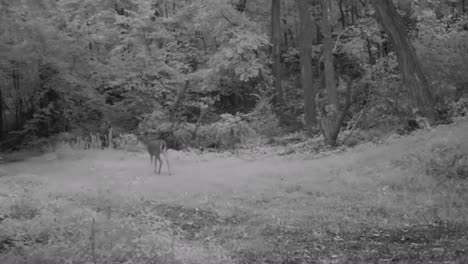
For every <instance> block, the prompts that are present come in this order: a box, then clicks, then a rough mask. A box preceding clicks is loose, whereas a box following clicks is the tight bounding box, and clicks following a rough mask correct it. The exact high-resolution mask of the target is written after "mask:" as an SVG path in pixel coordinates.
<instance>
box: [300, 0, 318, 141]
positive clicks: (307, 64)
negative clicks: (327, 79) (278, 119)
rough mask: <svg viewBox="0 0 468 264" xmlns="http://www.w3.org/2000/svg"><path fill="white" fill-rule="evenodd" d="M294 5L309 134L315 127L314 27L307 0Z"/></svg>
mask: <svg viewBox="0 0 468 264" xmlns="http://www.w3.org/2000/svg"><path fill="white" fill-rule="evenodd" d="M296 5H297V8H298V12H299V23H300V41H299V47H300V51H301V84H302V90H303V93H304V112H305V116H304V123H305V126H306V131H308V132H309V133H310V132H312V129H313V128H314V127H316V126H317V111H316V103H315V87H314V79H313V75H312V72H313V71H312V43H313V38H314V36H315V32H314V31H313V30H310V29H315V27H314V25H313V24H312V23H313V22H312V19H311V18H310V12H309V5H308V3H307V0H296Z"/></svg>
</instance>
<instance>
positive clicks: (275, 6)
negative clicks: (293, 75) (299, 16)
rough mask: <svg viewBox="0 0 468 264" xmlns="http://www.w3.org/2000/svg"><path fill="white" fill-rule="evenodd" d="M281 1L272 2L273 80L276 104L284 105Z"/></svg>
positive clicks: (273, 0) (274, 0)
mask: <svg viewBox="0 0 468 264" xmlns="http://www.w3.org/2000/svg"><path fill="white" fill-rule="evenodd" d="M280 8H281V1H280V0H272V1H271V40H272V41H271V43H272V44H273V78H274V87H275V92H276V96H275V104H276V105H277V106H280V105H283V102H284V100H283V88H282V87H281V49H280V45H281V27H280V22H281V21H280V15H281V14H280V12H281V11H280Z"/></svg>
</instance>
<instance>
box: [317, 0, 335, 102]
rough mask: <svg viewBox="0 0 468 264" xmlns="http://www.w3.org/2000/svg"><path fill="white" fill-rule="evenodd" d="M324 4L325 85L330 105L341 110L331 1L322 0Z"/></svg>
mask: <svg viewBox="0 0 468 264" xmlns="http://www.w3.org/2000/svg"><path fill="white" fill-rule="evenodd" d="M321 4H322V33H323V59H324V66H325V83H326V87H327V92H328V103H329V104H332V105H334V106H335V108H336V110H339V105H338V93H337V89H336V80H335V69H334V65H333V41H332V39H331V26H330V1H328V0H321Z"/></svg>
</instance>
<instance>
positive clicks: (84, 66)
mask: <svg viewBox="0 0 468 264" xmlns="http://www.w3.org/2000/svg"><path fill="white" fill-rule="evenodd" d="M321 2H322V3H321ZM466 5H467V3H466V1H464V0H457V1H456V0H440V1H433V0H421V1H410V0H399V1H374V2H371V1H358V0H339V1H312V0H297V1H279V0H275V1H270V0H250V1H248V0H219V1H202V0H187V1H175V0H155V1H146V0H113V1H111V0H102V1H94V0H93V1H90V0H86V1H81V0H60V1H55V0H54V1H49V0H34V1H33V0H31V1H26V0H23V1H9V0H3V1H1V3H0V12H1V16H0V19H1V21H0V102H1V104H0V141H1V145H0V146H1V148H2V149H3V150H8V149H18V148H21V147H25V146H31V145H35V144H36V145H37V144H43V143H44V142H50V141H56V140H63V141H76V140H77V138H78V137H80V138H82V139H83V140H84V141H90V140H91V138H92V137H93V135H94V138H100V139H101V141H102V145H103V146H104V145H109V144H108V143H106V141H107V139H106V136H108V135H109V129H110V128H112V130H113V134H112V136H111V137H112V138H113V140H112V143H111V145H112V146H113V147H118V145H119V144H120V143H119V142H123V141H128V140H131V139H133V137H132V136H131V134H132V133H151V134H153V135H157V136H158V137H161V138H165V139H166V140H167V141H169V145H170V147H172V148H175V149H180V148H183V147H202V148H229V147H230V146H231V145H233V142H234V143H240V142H242V143H246V142H248V141H249V139H251V138H258V137H261V138H267V139H270V141H272V140H271V139H272V138H273V137H275V136H278V135H283V134H285V133H289V132H297V131H306V132H307V135H309V136H314V135H317V134H318V133H319V132H320V130H321V131H322V134H323V135H324V136H325V138H326V142H327V143H328V144H329V145H336V144H337V142H336V137H337V135H338V132H339V130H340V128H341V127H343V128H346V125H347V124H348V129H350V127H353V129H356V131H358V130H364V131H370V130H373V131H378V132H377V134H379V135H378V136H381V134H385V133H388V132H391V131H395V130H396V129H398V128H400V130H401V128H402V126H406V128H408V127H411V124H413V126H412V127H413V128H414V127H417V126H418V125H417V124H416V125H415V123H414V122H413V123H411V122H410V123H409V125H408V123H407V121H408V119H414V118H415V117H417V116H425V117H426V118H428V120H429V121H430V122H431V123H434V122H439V123H443V122H445V123H447V122H450V119H451V118H452V117H453V116H460V115H464V114H465V111H466V104H467V99H466V91H467V89H468V88H467V87H468V86H467V85H468V74H467V72H468V68H467V67H468V44H467V43H468V22H467V9H468V7H467V6H466ZM375 7H377V8H378V7H381V8H382V10H383V11H381V13H380V14H379V12H376V11H375V10H377V11H378V10H379V9H375ZM394 7H396V9H395V8H394ZM392 12H397V13H392ZM396 14H398V15H396ZM381 25H384V27H382V26H381ZM413 47H414V48H413ZM414 54H416V56H415V55H414ZM301 72H302V74H301ZM412 76H418V77H417V78H413V77H412ZM347 87H348V88H349V89H348V88H347ZM464 95H465V96H464ZM418 113H419V114H418ZM356 121H358V122H356ZM320 128H321V129H320ZM64 132H67V133H64ZM367 134H368V133H367ZM374 134H375V133H374ZM364 137H366V136H364ZM361 140H369V137H367V138H363V136H359V133H356V134H355V136H353V137H352V138H351V139H350V141H351V142H353V143H352V144H354V143H356V142H359V141H361ZM99 144H101V143H99Z"/></svg>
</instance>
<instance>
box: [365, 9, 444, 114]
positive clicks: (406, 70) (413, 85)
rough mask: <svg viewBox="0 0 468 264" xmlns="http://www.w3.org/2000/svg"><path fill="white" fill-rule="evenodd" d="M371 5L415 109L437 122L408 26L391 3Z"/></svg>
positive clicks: (430, 95)
mask: <svg viewBox="0 0 468 264" xmlns="http://www.w3.org/2000/svg"><path fill="white" fill-rule="evenodd" d="M372 3H373V5H374V8H375V11H376V14H377V18H378V19H379V22H380V23H381V25H382V27H383V28H384V30H385V32H386V33H387V35H388V36H389V38H390V41H391V43H392V46H393V49H394V50H395V51H396V55H397V60H398V64H399V66H400V71H401V73H402V75H403V81H404V82H405V85H406V88H407V89H409V91H410V94H411V97H412V101H413V104H414V106H415V107H416V108H417V109H418V110H419V111H421V112H422V114H423V115H425V116H426V117H427V118H428V119H429V120H430V121H434V120H435V119H436V112H435V110H434V105H435V100H434V94H433V91H432V89H431V87H430V85H429V83H428V81H427V78H426V76H425V75H424V73H423V70H422V66H421V63H420V61H419V59H418V57H417V56H416V51H415V49H414V47H413V45H412V44H411V42H410V40H409V38H408V34H407V27H406V25H405V24H404V23H403V21H402V18H401V17H400V15H399V14H398V12H397V10H396V8H395V6H394V4H393V2H392V0H374V1H372Z"/></svg>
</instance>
